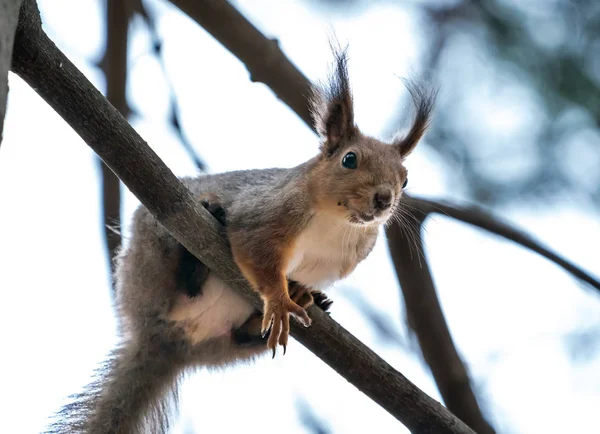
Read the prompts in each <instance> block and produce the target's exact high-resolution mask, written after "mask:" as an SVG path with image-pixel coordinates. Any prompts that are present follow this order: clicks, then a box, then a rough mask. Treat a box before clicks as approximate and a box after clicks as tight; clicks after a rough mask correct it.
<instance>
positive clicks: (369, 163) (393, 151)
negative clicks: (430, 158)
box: [309, 50, 436, 225]
mask: <svg viewBox="0 0 600 434" xmlns="http://www.w3.org/2000/svg"><path fill="white" fill-rule="evenodd" d="M334 54H335V57H336V63H335V70H334V72H333V73H332V74H331V76H330V78H329V82H328V83H327V85H326V86H325V87H322V88H321V89H315V91H314V93H313V97H312V113H313V117H314V119H315V127H316V129H317V132H318V133H319V135H320V136H321V155H320V156H319V157H318V158H317V162H316V164H315V166H314V167H313V168H312V170H311V171H310V173H309V188H310V192H311V197H312V198H313V202H314V203H313V205H314V207H315V208H316V209H319V210H326V211H327V212H330V213H333V214H334V215H337V216H339V217H340V218H343V219H347V220H348V221H350V222H351V223H354V224H357V225H379V224H382V223H385V222H386V221H387V220H388V219H389V218H390V217H391V216H392V214H393V212H394V210H395V208H396V206H397V204H398V201H399V199H400V197H401V195H402V186H403V184H404V182H405V181H406V179H407V174H408V173H407V170H406V168H405V167H404V165H403V161H404V158H405V157H406V156H407V155H408V154H410V153H411V152H412V151H413V149H414V148H415V146H416V145H417V143H418V142H419V140H420V139H421V137H422V136H423V134H424V133H425V130H426V129H427V126H428V124H429V119H430V115H431V112H432V110H433V106H434V101H435V97H436V91H435V90H433V91H430V90H427V89H426V88H424V87H421V86H419V85H418V84H417V83H414V82H411V81H408V80H407V81H405V83H406V86H407V88H408V90H409V92H410V94H411V96H412V100H413V103H414V105H415V108H416V115H415V118H414V121H413V123H412V126H411V128H410V130H409V132H408V134H406V136H404V137H402V138H399V139H396V140H394V142H393V143H392V144H386V143H383V142H381V141H379V140H377V139H374V138H372V137H368V136H365V135H363V134H362V133H361V132H360V130H359V129H358V127H357V126H356V125H355V123H354V108H353V102H352V92H351V90H350V82H349V78H348V70H347V63H348V56H347V52H346V50H338V51H335V52H334ZM349 152H352V153H354V154H355V155H356V157H357V161H358V164H357V167H356V168H355V169H349V168H346V167H344V166H343V165H342V162H343V159H344V156H346V155H348V153H349ZM382 198H383V200H382Z"/></svg>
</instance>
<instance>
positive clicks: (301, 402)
mask: <svg viewBox="0 0 600 434" xmlns="http://www.w3.org/2000/svg"><path fill="white" fill-rule="evenodd" d="M296 409H297V410H298V415H299V417H300V423H301V424H302V425H304V427H306V430H307V431H308V432H309V433H311V434H331V432H332V431H331V429H330V428H329V427H328V426H327V423H326V422H323V421H322V420H321V418H320V417H318V416H317V414H316V413H315V411H314V409H313V408H312V406H311V405H310V404H309V403H308V401H306V400H305V399H304V398H298V399H297V400H296Z"/></svg>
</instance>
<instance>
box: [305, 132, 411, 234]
mask: <svg viewBox="0 0 600 434" xmlns="http://www.w3.org/2000/svg"><path fill="white" fill-rule="evenodd" d="M349 152H353V153H354V154H355V155H356V157H357V161H358V164H357V168H356V169H348V168H346V167H344V166H343V165H342V160H343V158H344V156H345V155H347V154H348V153H349ZM402 161H403V158H402V156H401V155H400V153H399V152H398V149H397V148H396V147H395V146H392V145H389V144H385V143H383V142H380V141H379V140H376V139H373V138H370V137H366V136H363V135H362V134H361V133H360V132H359V133H358V134H357V135H356V136H355V138H354V139H353V140H350V141H348V142H347V143H345V144H344V145H341V146H339V147H338V148H337V149H336V151H335V152H334V153H333V154H332V155H330V156H327V155H325V154H322V155H321V156H320V157H319V160H318V163H317V164H316V166H315V168H314V170H313V171H311V173H310V188H311V196H312V197H313V200H314V206H315V208H317V209H319V210H327V212H331V213H334V214H336V215H339V216H340V218H343V219H346V220H348V221H350V222H351V223H355V224H358V225H363V224H367V225H370V224H375V225H379V224H382V223H384V222H385V221H387V219H388V218H389V217H390V216H391V215H392V213H393V211H394V208H395V204H397V202H398V200H399V199H400V196H401V195H402V184H403V183H404V181H405V180H406V178H407V174H408V172H407V170H406V168H405V167H404V166H403V164H402ZM378 193H389V194H390V195H391V204H392V205H391V206H390V207H389V208H386V209H378V208H377V207H376V205H375V195H376V194H378Z"/></svg>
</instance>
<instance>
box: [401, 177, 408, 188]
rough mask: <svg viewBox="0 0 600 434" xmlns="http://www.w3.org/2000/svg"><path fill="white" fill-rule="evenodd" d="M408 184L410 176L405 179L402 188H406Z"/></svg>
mask: <svg viewBox="0 0 600 434" xmlns="http://www.w3.org/2000/svg"><path fill="white" fill-rule="evenodd" d="M407 184H408V178H406V179H405V180H404V184H402V188H406V185H407Z"/></svg>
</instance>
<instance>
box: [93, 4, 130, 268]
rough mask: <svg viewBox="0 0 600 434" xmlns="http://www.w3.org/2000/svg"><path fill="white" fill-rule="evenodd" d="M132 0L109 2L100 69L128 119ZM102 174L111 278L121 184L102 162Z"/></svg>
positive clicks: (109, 96) (118, 240) (118, 242)
mask: <svg viewBox="0 0 600 434" xmlns="http://www.w3.org/2000/svg"><path fill="white" fill-rule="evenodd" d="M130 16H131V7H130V0H107V1H106V49H105V52H104V58H103V59H102V62H101V66H102V70H103V71H104V74H105V76H106V98H107V99H108V101H109V102H110V103H111V104H112V105H113V106H114V107H115V108H116V109H117V110H119V112H120V113H121V114H122V115H123V116H124V117H126V118H127V116H128V115H129V106H128V105H127V98H126V95H127V42H128V39H129V38H128V33H129V32H128V29H129V18H130ZM99 163H100V166H101V170H102V172H101V173H102V180H101V183H102V214H103V220H104V236H105V241H106V248H107V254H108V261H109V264H110V270H111V276H112V275H113V272H114V267H115V262H114V258H115V255H116V254H117V252H118V250H119V248H120V246H121V235H120V234H119V232H117V231H115V230H114V229H112V228H120V224H121V183H120V182H119V178H117V176H116V175H115V174H114V173H113V172H112V171H111V170H110V169H109V168H108V166H107V165H106V164H104V163H103V162H102V161H101V160H100V161H99Z"/></svg>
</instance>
